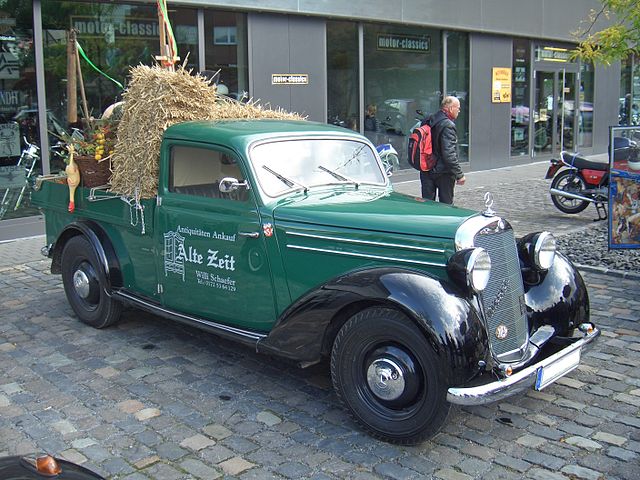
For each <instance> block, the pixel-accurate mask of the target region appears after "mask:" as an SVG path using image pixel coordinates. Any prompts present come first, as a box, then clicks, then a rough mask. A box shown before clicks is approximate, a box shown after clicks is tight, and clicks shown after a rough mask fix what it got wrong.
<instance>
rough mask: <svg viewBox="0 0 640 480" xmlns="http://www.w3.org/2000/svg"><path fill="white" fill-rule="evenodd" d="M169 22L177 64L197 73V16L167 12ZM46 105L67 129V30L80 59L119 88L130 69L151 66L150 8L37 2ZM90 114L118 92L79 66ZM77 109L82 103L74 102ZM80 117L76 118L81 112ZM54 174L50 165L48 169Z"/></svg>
mask: <svg viewBox="0 0 640 480" xmlns="http://www.w3.org/2000/svg"><path fill="white" fill-rule="evenodd" d="M169 19H170V21H171V25H172V28H173V32H174V34H175V37H176V42H177V46H178V55H179V56H180V61H179V63H180V64H182V63H184V62H185V59H187V55H188V59H187V63H186V66H187V68H192V69H197V65H198V48H197V45H198V34H197V31H198V30H197V11H196V10H195V9H187V8H178V7H172V8H171V9H170V10H169ZM42 24H43V36H44V63H45V70H46V74H45V84H46V88H47V91H46V94H47V105H48V108H49V110H50V111H51V114H52V115H54V116H55V117H56V118H57V119H58V120H59V122H60V123H61V124H63V125H66V124H67V99H66V83H67V38H68V32H69V30H70V29H72V28H73V29H75V30H76V32H77V40H78V43H79V44H80V46H81V47H82V49H83V50H84V52H85V54H86V55H87V57H88V58H89V60H91V62H92V63H93V64H95V65H96V66H97V67H98V68H99V69H100V70H102V71H103V72H104V73H105V74H107V75H108V76H109V77H112V78H113V79H115V80H117V81H119V82H120V83H122V84H123V85H125V84H126V81H127V75H128V73H129V68H130V67H131V66H135V65H139V64H141V63H142V64H146V65H152V64H155V63H156V60H155V58H154V57H155V56H157V55H159V54H160V45H159V26H158V13H157V8H156V6H155V5H140V4H113V3H108V4H107V3H91V4H90V3H82V2H69V1H57V0H48V1H46V2H42ZM80 64H81V68H82V76H83V82H84V87H85V91H86V96H87V104H88V108H89V111H90V115H92V116H94V117H99V116H100V115H101V114H102V112H103V111H104V110H105V109H106V108H107V107H108V106H109V105H111V104H112V103H114V102H115V101H118V100H119V99H120V94H121V93H122V91H121V89H120V87H119V86H118V85H117V84H116V83H114V82H112V81H111V80H109V79H108V78H106V77H104V76H103V75H101V74H100V73H98V72H97V71H95V70H94V69H93V68H92V67H91V66H90V65H89V64H88V63H87V62H86V61H85V60H84V59H83V60H81V62H80ZM78 105H79V107H78V108H79V109H80V108H81V102H80V101H79V102H78ZM79 116H80V117H81V115H80V113H79ZM52 170H53V166H52Z"/></svg>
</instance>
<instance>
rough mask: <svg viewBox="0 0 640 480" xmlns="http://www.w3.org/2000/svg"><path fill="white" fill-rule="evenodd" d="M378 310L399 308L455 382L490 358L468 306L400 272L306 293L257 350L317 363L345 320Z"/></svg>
mask: <svg viewBox="0 0 640 480" xmlns="http://www.w3.org/2000/svg"><path fill="white" fill-rule="evenodd" d="M376 305H378V306H385V307H392V308H397V309H398V310H400V311H402V312H404V313H405V314H406V315H407V317H409V319H410V320H411V321H414V322H415V323H416V324H417V325H419V326H420V327H421V329H422V330H423V331H424V332H425V339H426V341H429V342H430V343H431V345H432V346H433V348H434V350H435V351H436V353H437V354H438V355H439V356H440V357H441V359H442V362H443V365H448V366H450V368H451V369H452V372H455V373H454V376H455V378H456V379H458V380H460V379H461V378H462V377H464V378H465V379H466V378H467V377H468V376H469V374H470V372H477V371H478V361H480V360H485V359H486V357H487V355H488V347H487V339H486V331H485V329H484V327H483V325H482V321H481V320H480V318H479V315H478V312H477V311H476V309H475V308H474V307H473V306H472V305H471V303H470V302H469V301H468V300H466V299H464V298H462V297H461V296H460V293H459V292H458V291H457V290H455V289H454V288H453V287H452V286H450V285H448V284H447V283H445V282H442V281H440V280H438V279H437V278H434V277H431V276H428V275H426V274H424V273H422V272H415V271H411V270H403V269H399V268H375V269H369V270H361V271H357V272H352V273H349V274H347V275H344V276H341V277H337V278H335V279H332V280H331V281H329V282H327V283H326V284H324V285H322V286H320V287H319V288H317V289H315V290H313V291H311V292H309V293H307V294H306V295H304V296H303V297H301V298H300V299H299V300H298V301H296V302H295V303H294V304H293V305H292V306H291V307H289V308H288V309H287V310H286V311H285V312H284V313H283V314H282V315H281V317H280V318H279V320H278V322H277V324H276V326H275V327H274V328H273V329H272V330H271V332H270V333H269V335H268V336H267V337H266V338H264V339H263V340H261V341H260V342H259V343H258V350H259V351H265V352H269V351H270V352H273V353H277V354H279V355H283V356H286V357H289V358H292V359H295V360H298V361H301V362H314V361H318V360H319V359H320V358H321V357H322V355H326V354H328V353H329V351H330V349H331V344H332V342H333V337H334V336H335V334H336V333H337V331H338V330H339V329H340V327H341V326H342V324H343V323H344V322H345V321H346V320H347V319H348V318H350V317H351V316H352V315H354V314H355V313H356V312H358V311H360V310H362V309H364V308H367V307H370V306H376ZM452 380H453V379H452Z"/></svg>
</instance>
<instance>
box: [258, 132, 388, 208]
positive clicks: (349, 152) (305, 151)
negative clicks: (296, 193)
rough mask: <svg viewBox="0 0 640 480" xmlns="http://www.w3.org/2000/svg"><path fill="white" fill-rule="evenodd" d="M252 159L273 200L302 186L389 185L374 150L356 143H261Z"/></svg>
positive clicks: (262, 183)
mask: <svg viewBox="0 0 640 480" xmlns="http://www.w3.org/2000/svg"><path fill="white" fill-rule="evenodd" d="M250 156H251V163H252V165H253V169H254V172H256V175H257V178H258V182H259V183H260V187H261V189H262V190H263V191H264V193H266V194H267V195H269V196H270V197H277V196H278V195H282V194H283V193H286V192H289V191H291V190H297V189H299V187H298V186H299V185H304V186H305V187H307V188H312V187H317V186H321V185H343V184H344V185H353V186H354V188H357V187H358V186H359V185H362V184H372V185H386V175H385V174H384V172H383V171H382V168H381V167H380V165H379V163H378V161H377V160H376V157H375V154H374V153H373V150H372V149H371V147H370V146H369V145H367V144H366V143H362V142H358V141H356V140H346V139H335V138H334V139H330V138H322V139H320V138H314V139H301V140H282V141H276V142H269V143H262V144H259V145H256V146H255V147H254V148H253V149H252V150H251V155H250ZM265 167H266V168H265ZM269 171H275V172H277V173H278V174H279V175H280V176H282V177H284V178H286V179H288V180H290V182H284V181H282V180H281V179H279V178H278V176H276V175H273V174H271V173H269Z"/></svg>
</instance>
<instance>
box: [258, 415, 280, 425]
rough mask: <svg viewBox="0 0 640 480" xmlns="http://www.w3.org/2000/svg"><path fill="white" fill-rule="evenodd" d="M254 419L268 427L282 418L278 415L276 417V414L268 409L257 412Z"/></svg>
mask: <svg viewBox="0 0 640 480" xmlns="http://www.w3.org/2000/svg"><path fill="white" fill-rule="evenodd" d="M256 420H258V421H259V422H262V423H264V424H266V425H268V426H269V427H273V426H274V425H277V424H279V423H281V422H282V419H281V418H280V417H278V416H277V415H274V414H273V413H272V412H269V411H264V412H260V413H258V415H257V416H256Z"/></svg>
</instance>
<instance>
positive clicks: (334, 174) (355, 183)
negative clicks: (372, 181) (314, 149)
mask: <svg viewBox="0 0 640 480" xmlns="http://www.w3.org/2000/svg"><path fill="white" fill-rule="evenodd" d="M318 168H319V169H320V170H322V171H323V172H327V173H328V174H330V175H332V176H333V177H334V178H337V179H338V180H342V181H343V182H349V183H353V184H354V185H355V187H356V188H358V187H359V186H360V183H359V182H358V181H356V180H354V179H353V178H349V177H346V176H344V175H342V174H341V173H338V172H335V171H333V170H330V169H328V168H327V167H324V166H322V165H318Z"/></svg>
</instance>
